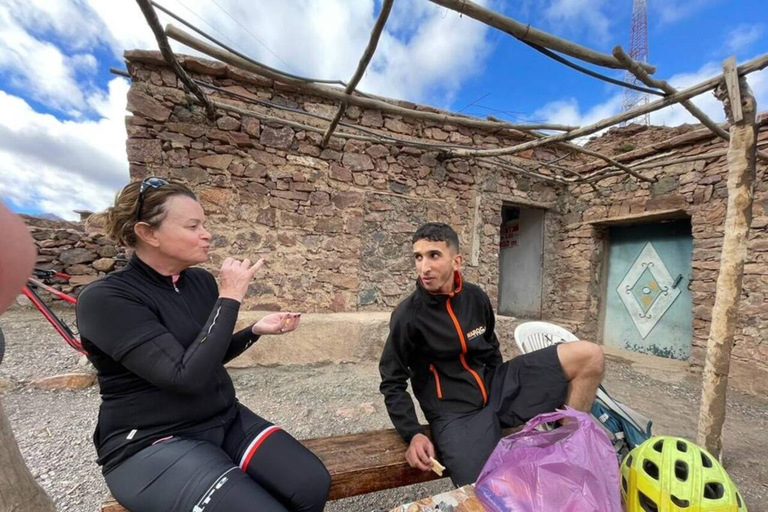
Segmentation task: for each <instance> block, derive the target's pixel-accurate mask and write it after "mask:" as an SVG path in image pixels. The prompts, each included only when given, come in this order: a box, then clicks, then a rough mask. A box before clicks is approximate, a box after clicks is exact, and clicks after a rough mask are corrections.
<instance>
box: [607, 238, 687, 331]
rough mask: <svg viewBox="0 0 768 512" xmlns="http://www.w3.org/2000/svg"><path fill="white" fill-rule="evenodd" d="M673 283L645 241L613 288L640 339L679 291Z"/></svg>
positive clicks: (658, 318) (653, 325)
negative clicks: (618, 282)
mask: <svg viewBox="0 0 768 512" xmlns="http://www.w3.org/2000/svg"><path fill="white" fill-rule="evenodd" d="M673 284H674V281H673V279H672V276H671V275H670V273H669V270H667V267H666V265H664V262H663V261H662V260H661V258H660V257H659V254H658V253H657V252H656V249H654V248H653V245H652V244H651V243H650V242H648V243H647V244H645V247H643V250H642V251H640V254H639V255H638V257H637V259H636V260H635V262H634V263H633V264H632V266H631V267H629V271H627V274H626V275H625V276H624V279H623V280H622V281H621V283H620V284H619V286H618V287H617V288H616V292H617V293H618V294H619V297H620V299H621V302H622V304H624V307H625V308H627V311H628V312H629V316H630V317H631V318H632V322H633V323H634V324H635V327H636V328H637V330H638V332H639V333H640V336H642V337H643V339H645V337H646V336H648V333H650V332H651V330H653V328H654V327H655V326H656V324H657V323H658V322H659V320H661V318H662V317H663V316H664V313H666V312H667V310H668V309H669V308H670V306H672V303H673V302H675V299H676V298H677V297H678V296H679V295H680V293H681V292H680V289H678V288H676V287H674V288H673Z"/></svg>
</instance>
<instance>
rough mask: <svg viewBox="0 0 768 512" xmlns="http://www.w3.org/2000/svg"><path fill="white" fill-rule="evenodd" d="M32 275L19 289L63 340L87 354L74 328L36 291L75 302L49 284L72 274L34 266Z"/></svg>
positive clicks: (0, 339)
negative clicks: (42, 291)
mask: <svg viewBox="0 0 768 512" xmlns="http://www.w3.org/2000/svg"><path fill="white" fill-rule="evenodd" d="M32 273H33V276H34V277H29V278H27V284H26V285H25V286H24V288H22V289H21V293H23V294H24V295H25V296H26V297H27V298H28V299H29V300H30V301H31V302H32V304H33V305H34V306H35V307H36V308H37V309H38V311H40V313H42V315H43V316H44V317H45V319H46V320H48V322H49V323H50V324H51V325H52V326H53V328H54V329H56V332H58V333H59V335H60V336H61V337H62V338H64V341H65V342H66V343H67V345H69V346H70V347H72V348H73V349H75V350H77V351H78V352H80V353H81V354H84V355H88V352H87V351H86V350H85V349H84V348H83V344H82V343H81V342H80V340H79V339H78V338H77V334H75V332H74V329H73V328H71V327H70V326H69V325H67V324H66V323H65V322H64V321H63V320H62V319H61V318H59V317H58V316H57V315H56V313H54V312H53V310H51V308H50V307H48V305H47V304H46V303H45V302H44V301H43V299H42V297H40V295H39V293H38V291H39V290H44V291H46V292H48V293H50V294H51V295H53V296H55V297H57V298H59V299H61V300H63V301H65V302H68V303H70V304H77V299H76V298H75V297H73V296H72V295H68V294H66V293H64V292H61V291H59V290H57V289H56V288H53V287H52V286H50V283H51V281H53V280H54V279H61V280H63V281H69V280H70V279H71V277H72V276H70V275H69V274H65V273H63V272H56V271H55V270H46V269H42V268H35V269H34V270H33V271H32ZM2 337H3V335H2V332H0V361H2V352H3V350H4V347H3V345H4V343H3V341H2Z"/></svg>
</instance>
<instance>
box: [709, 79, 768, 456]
mask: <svg viewBox="0 0 768 512" xmlns="http://www.w3.org/2000/svg"><path fill="white" fill-rule="evenodd" d="M725 75H726V76H725V79H724V81H725V84H728V82H729V81H730V82H731V83H733V80H734V76H735V75H736V70H735V68H730V69H729V68H726V70H725ZM737 79H738V78H737ZM741 80H743V82H742V83H741V84H740V97H739V98H735V99H736V100H738V103H739V106H740V107H741V108H738V109H737V108H736V106H735V105H734V104H733V103H731V98H730V93H729V91H730V90H733V89H731V87H722V86H721V87H718V89H717V91H716V92H715V95H716V96H717V97H718V99H720V100H721V101H723V103H724V104H725V106H726V113H730V116H729V117H731V121H732V124H731V129H730V132H731V141H730V144H729V146H728V207H727V210H726V214H725V227H724V230H723V231H724V233H725V234H724V236H723V249H722V253H721V254H720V273H719V275H718V276H717V289H716V292H715V305H714V307H713V308H712V324H711V327H710V330H709V340H708V342H707V357H706V362H705V364H704V375H703V386H702V392H701V409H700V410H699V424H698V435H697V442H698V443H699V444H700V445H703V446H704V447H705V448H706V449H707V450H709V451H710V452H711V453H712V454H713V455H714V456H715V457H718V458H720V457H721V450H722V439H721V434H722V430H723V423H724V421H725V404H726V393H727V391H728V372H729V370H730V364H731V349H732V348H733V336H734V333H735V331H736V323H737V320H738V310H739V301H740V299H741V289H742V281H743V279H744V261H745V260H746V258H747V238H748V236H749V225H750V224H751V222H752V198H753V188H754V180H755V151H756V142H757V128H756V126H755V98H754V97H753V96H752V92H751V91H750V89H749V86H748V85H747V82H746V80H744V79H743V78H742V79H741ZM729 104H730V108H729ZM737 110H740V111H741V116H742V117H741V121H738V122H736V121H735V118H734V117H733V116H734V115H735V112H736V111H737Z"/></svg>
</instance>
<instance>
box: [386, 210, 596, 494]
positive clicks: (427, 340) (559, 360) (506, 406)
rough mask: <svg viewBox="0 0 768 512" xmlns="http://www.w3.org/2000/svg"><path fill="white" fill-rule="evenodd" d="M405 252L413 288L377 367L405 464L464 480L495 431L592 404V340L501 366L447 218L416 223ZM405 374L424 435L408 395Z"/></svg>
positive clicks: (484, 306)
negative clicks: (437, 464)
mask: <svg viewBox="0 0 768 512" xmlns="http://www.w3.org/2000/svg"><path fill="white" fill-rule="evenodd" d="M413 257H414V262H415V265H416V271H417V273H418V279H417V281H416V290H415V291H414V292H413V294H411V296H410V297H408V298H407V299H405V300H404V301H403V302H401V303H400V304H399V305H398V306H397V308H396V309H395V311H394V312H393V313H392V317H391V319H390V327H389V328H390V332H389V338H388V339H387V343H386V345H385V347H384V352H383V354H382V356H381V361H380V363H379V370H380V372H381V386H380V390H381V392H382V393H383V394H384V400H385V403H386V406H387V411H388V412H389V417H390V418H391V419H392V423H393V424H394V425H395V428H397V431H398V432H399V433H400V435H401V436H402V437H403V439H404V440H405V442H406V443H409V448H408V451H407V452H406V455H405V457H406V460H407V461H408V464H409V465H410V466H411V467H415V468H418V469H421V470H423V471H429V470H430V469H431V467H432V466H431V461H430V457H435V456H436V455H437V457H438V458H439V459H440V461H441V462H442V463H443V464H444V465H445V466H446V467H447V468H448V470H449V471H450V475H451V480H453V483H454V484H456V485H465V484H469V483H472V482H474V481H475V480H476V479H477V477H478V475H479V474H480V470H481V469H482V467H483V465H484V464H485V461H486V460H487V459H488V457H489V456H490V454H491V452H492V451H493V449H494V448H495V446H496V443H497V442H498V441H499V439H500V438H501V431H502V429H503V428H506V427H513V426H517V425H521V424H523V423H525V422H526V421H528V420H529V419H531V418H533V417H534V416H536V415H538V414H540V413H544V412H550V411H553V410H554V409H555V408H557V407H560V406H562V405H564V404H567V405H569V406H571V407H573V408H576V409H579V410H582V411H589V410H590V408H591V406H592V402H593V400H594V398H595V393H596V391H597V387H598V385H599V384H600V381H601V380H602V376H603V351H602V349H601V347H600V346H598V345H596V344H594V343H591V342H588V341H576V342H572V343H567V344H560V345H556V346H552V347H549V348H545V349H543V350H538V351H536V352H533V353H531V354H526V355H522V356H519V357H516V358H514V359H512V360H511V361H507V362H503V360H502V358H501V352H500V350H499V341H498V339H497V338H496V334H495V332H494V327H495V317H494V314H493V308H492V306H491V301H490V299H489V298H488V296H487V295H486V294H485V292H484V291H483V290H482V289H480V288H479V287H478V286H475V285H473V284H471V283H466V282H463V281H462V278H461V274H460V269H461V263H462V256H461V254H460V252H459V238H458V235H457V234H456V232H455V231H454V230H453V229H452V228H451V227H450V226H448V225H446V224H440V223H429V224H425V225H423V226H421V227H420V228H419V229H418V230H417V231H416V233H415V234H414V235H413ZM409 378H410V379H411V384H412V386H413V392H414V394H415V395H416V398H417V399H418V401H419V405H420V406H421V410H422V411H423V412H424V416H425V417H426V419H427V421H428V422H429V424H430V427H431V431H432V440H430V439H429V438H428V437H427V436H426V435H425V433H424V429H423V428H422V426H421V425H420V424H419V422H418V418H417V417H416V411H415V409H414V405H413V401H412V400H411V397H410V395H408V393H407V392H406V389H407V387H408V379H409ZM433 442H434V444H433Z"/></svg>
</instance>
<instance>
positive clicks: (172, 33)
mask: <svg viewBox="0 0 768 512" xmlns="http://www.w3.org/2000/svg"><path fill="white" fill-rule="evenodd" d="M165 33H166V34H167V35H168V37H170V38H171V39H174V40H176V41H178V42H180V43H183V44H185V45H187V46H189V47H190V48H193V49H195V50H197V51H199V52H200V53H204V54H206V55H208V56H210V57H213V58H215V59H218V60H220V61H222V62H226V63H227V64H230V65H232V66H235V67H237V68H240V69H243V70H245V71H249V72H251V73H254V74H257V75H260V76H264V77H267V78H270V79H272V80H275V81H277V82H282V83H283V84H286V85H289V86H292V87H293V88H296V89H298V90H299V91H301V92H305V93H308V94H314V95H317V96H321V97H323V98H331V99H334V100H339V101H344V100H345V99H346V100H347V101H348V102H349V103H350V104H351V105H357V106H359V107H363V108H371V109H376V110H379V111H381V112H382V113H386V114H392V115H400V116H403V117H409V118H412V119H419V120H426V121H434V122H437V123H445V124H453V125H457V126H466V127H468V128H478V129H482V130H491V131H499V130H507V131H509V132H511V133H512V134H515V135H517V136H518V137H519V138H528V134H527V133H525V132H524V130H566V131H567V130H571V129H573V127H572V126H564V125H560V124H550V123H539V124H514V123H507V122H498V121H495V122H494V121H486V120H484V119H477V118H473V117H465V116H457V115H451V114H441V113H437V112H422V111H418V110H414V109H410V108H405V107H400V106H397V105H393V104H391V103H387V102H385V101H381V100H378V99H374V98H365V97H360V96H348V95H346V94H344V91H343V90H341V89H339V88H337V87H326V86H322V85H317V84H311V83H310V84H308V83H307V82H305V81H301V80H294V79H291V78H288V77H286V76H284V75H280V74H277V73H273V72H271V71H270V70H268V69H264V68H261V67H259V66H255V65H253V64H252V63H250V62H248V61H247V60H245V59H243V58H241V57H238V56H237V55H234V54H233V53H231V52H228V51H226V50H222V49H220V48H217V47H215V46H212V45H210V44H207V43H205V42H203V41H201V40H200V39H198V38H196V37H194V36H192V35H190V34H188V33H186V32H184V31H183V30H181V29H179V28H177V27H174V26H173V25H168V26H166V28H165ZM275 85H276V86H279V85H280V84H275Z"/></svg>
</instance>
